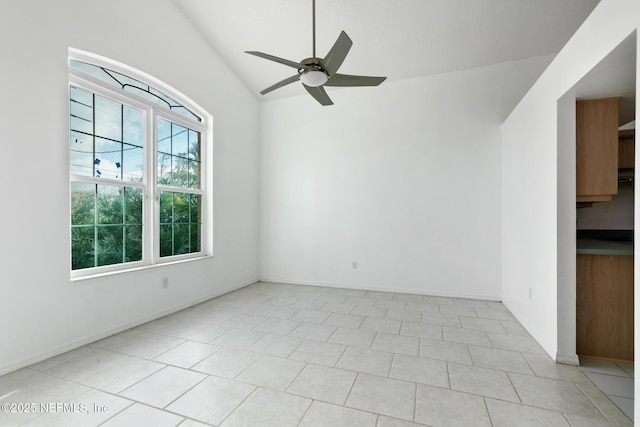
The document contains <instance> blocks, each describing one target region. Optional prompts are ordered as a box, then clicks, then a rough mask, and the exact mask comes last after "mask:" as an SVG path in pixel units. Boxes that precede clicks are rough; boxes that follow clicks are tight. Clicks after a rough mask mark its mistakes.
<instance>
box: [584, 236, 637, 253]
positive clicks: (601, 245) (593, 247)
mask: <svg viewBox="0 0 640 427" xmlns="http://www.w3.org/2000/svg"><path fill="white" fill-rule="evenodd" d="M576 246H577V253H578V254H583V255H633V242H632V241H621V240H607V239H578V240H577V245H576Z"/></svg>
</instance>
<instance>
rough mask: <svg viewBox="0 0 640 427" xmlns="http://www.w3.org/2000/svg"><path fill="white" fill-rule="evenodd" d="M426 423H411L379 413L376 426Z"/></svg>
mask: <svg viewBox="0 0 640 427" xmlns="http://www.w3.org/2000/svg"><path fill="white" fill-rule="evenodd" d="M424 426H426V424H418V423H412V422H410V421H404V420H399V419H397V418H390V417H385V416H383V415H380V416H379V417H378V425H377V427H424Z"/></svg>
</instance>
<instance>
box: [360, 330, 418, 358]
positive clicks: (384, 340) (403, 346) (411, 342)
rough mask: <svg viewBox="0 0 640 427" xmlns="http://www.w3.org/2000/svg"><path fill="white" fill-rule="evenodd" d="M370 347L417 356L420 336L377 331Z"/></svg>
mask: <svg viewBox="0 0 640 427" xmlns="http://www.w3.org/2000/svg"><path fill="white" fill-rule="evenodd" d="M371 349H372V350H380V351H388V352H391V353H400V354H408V355H409V356H417V355H418V353H419V352H420V338H417V337H405V336H402V335H393V334H384V333H378V334H377V335H376V338H375V339H374V340H373V344H371Z"/></svg>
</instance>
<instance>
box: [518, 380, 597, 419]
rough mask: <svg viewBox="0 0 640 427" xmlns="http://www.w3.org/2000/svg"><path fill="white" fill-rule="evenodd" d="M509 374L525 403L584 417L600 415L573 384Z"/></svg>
mask: <svg viewBox="0 0 640 427" xmlns="http://www.w3.org/2000/svg"><path fill="white" fill-rule="evenodd" d="M509 376H510V377H511V381H512V382H513V385H514V386H515V388H516V390H517V391H518V395H519V396H520V398H521V399H522V403H524V404H525V405H530V406H536V407H538V408H544V409H551V410H554V411H559V412H564V413H567V414H575V415H580V416H582V417H586V418H595V419H597V418H599V417H600V416H601V415H600V413H599V412H598V409H597V408H596V407H595V406H593V404H592V403H591V402H590V401H589V399H588V398H587V397H586V396H585V395H584V394H583V393H582V391H581V390H580V389H579V388H578V387H577V386H576V385H575V384H572V383H568V382H566V381H559V380H552V379H548V378H537V377H532V376H528V375H520V374H509Z"/></svg>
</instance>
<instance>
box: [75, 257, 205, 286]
mask: <svg viewBox="0 0 640 427" xmlns="http://www.w3.org/2000/svg"><path fill="white" fill-rule="evenodd" d="M210 258H214V256H213V255H200V256H196V257H192V258H184V259H179V260H175V261H167V262H160V263H157V264H148V265H142V266H139V267H133V268H127V269H123V270H112V271H104V272H101V273H96V274H87V275H83V276H78V277H71V278H70V279H71V282H72V283H75V282H84V281H87V280H92V279H99V278H101V277H109V276H115V275H119V274H127V273H133V272H136V271H144V270H152V269H156V268H158V267H166V266H172V265H176V264H184V263H188V262H195V261H201V260H204V259H210Z"/></svg>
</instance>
